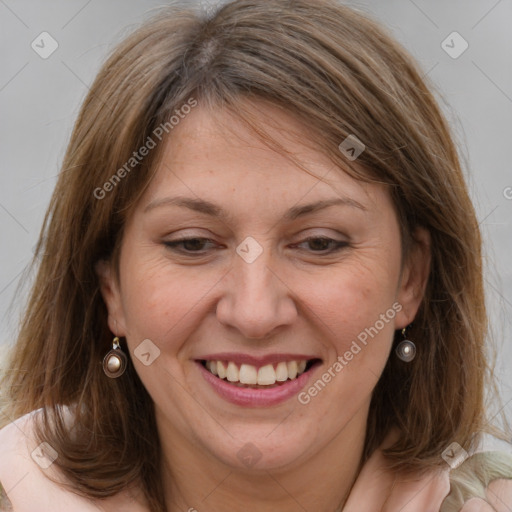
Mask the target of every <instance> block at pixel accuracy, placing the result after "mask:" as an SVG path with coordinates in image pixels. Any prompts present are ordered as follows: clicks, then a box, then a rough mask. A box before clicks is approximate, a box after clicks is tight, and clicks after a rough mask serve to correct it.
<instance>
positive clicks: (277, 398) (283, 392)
mask: <svg viewBox="0 0 512 512" xmlns="http://www.w3.org/2000/svg"><path fill="white" fill-rule="evenodd" d="M196 363H197V365H198V366H199V369H200V371H201V373H202V375H203V377H204V378H205V380H206V382H208V383H209V384H210V385H211V386H212V388H213V389H214V391H216V392H217V394H219V395H220V396H221V397H222V398H224V399H225V400H227V401H228V402H231V403H233V404H235V405H241V406H245V407H269V406H271V405H277V404H280V403H283V402H286V400H288V399H290V398H291V397H292V396H294V395H296V394H298V393H299V392H300V390H301V389H302V388H304V387H305V386H306V384H307V382H308V380H309V379H310V377H311V374H312V373H313V370H314V369H315V367H316V366H318V365H319V364H320V363H315V364H314V365H313V366H312V367H311V368H310V369H309V370H308V371H307V372H304V373H303V374H302V375H300V377H297V378H296V379H294V380H290V381H288V382H286V384H281V385H280V386H276V387H275V388H267V389H253V388H242V387H238V386H234V385H232V384H230V383H229V382H226V381H225V380H222V379H219V378H218V377H216V376H215V375H213V373H211V372H210V371H208V370H207V369H206V368H205V367H204V366H203V365H202V364H201V363H200V362H199V361H196Z"/></svg>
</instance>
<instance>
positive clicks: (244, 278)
mask: <svg viewBox="0 0 512 512" xmlns="http://www.w3.org/2000/svg"><path fill="white" fill-rule="evenodd" d="M223 281H224V293H223V294H222V297H221V298H220V299H219V301H218V303H217V319H218V320H219V322H220V323H221V324H223V325H225V326H229V327H232V328H235V329H237V330H238V331H239V332H240V333H241V335H243V336H244V337H245V338H247V339H265V338H268V337H270V336H271V335H272V334H273V333H274V332H275V331H276V330H279V329H283V328H284V327H285V326H290V325H292V323H293V322H294V321H295V318H296V317H297V308H296V306H295V301H294V299H293V292H292V290H291V289H290V285H289V283H288V282H287V280H286V276H284V274H283V273H280V272H279V271H278V267H277V265H275V264H272V259H271V254H270V250H264V251H263V253H262V254H261V255H260V256H259V257H258V258H257V259H256V261H253V262H252V263H247V262H246V261H244V260H243V259H242V258H240V257H238V256H236V258H235V262H234V266H233V268H232V269H231V271H230V272H229V273H228V274H227V275H226V276H225V278H224V280H223Z"/></svg>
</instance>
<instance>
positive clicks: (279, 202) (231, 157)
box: [97, 103, 430, 512]
mask: <svg viewBox="0 0 512 512" xmlns="http://www.w3.org/2000/svg"><path fill="white" fill-rule="evenodd" d="M253 107H254V115H255V116H256V118H257V119H258V120H260V121H261V123H262V125H263V126H265V127H266V129H267V130H268V131H269V133H270V134H271V135H272V136H273V137H275V138H276V139H277V140H278V141H279V142H280V143H282V144H283V145H285V147H286V148H287V149H289V150H290V151H291V152H292V153H293V154H294V155H295V156H297V157H299V158H300V159H301V161H302V162H305V163H306V165H307V167H308V169H309V170H310V171H311V172H312V173H313V174H315V175H316V176H326V177H327V178H326V181H327V183H325V182H322V181H320V180H319V179H318V178H316V177H314V176H311V175H309V174H307V173H306V172H304V171H303V170H301V169H300V168H299V167H297V166H296V165H295V164H293V163H292V162H291V161H290V160H288V159H286V158H285V157H284V156H282V155H280V154H278V153H276V152H274V151H271V150H270V149H269V148H268V147H266V146H265V145H264V144H263V143H262V142H261V141H260V140H259V139H258V138H257V137H255V136H254V135H253V134H252V133H250V132H249V131H247V129H246V127H245V126H244V125H242V124H241V123H240V122H239V121H237V120H236V119H235V118H232V117H230V116H229V114H228V113H226V112H223V111H209V110H207V109H205V108H204V107H202V106H201V105H199V106H198V107H197V108H195V109H194V110H192V112H191V113H190V114H188V115H187V117H186V118H185V119H184V120H182V121H181V122H180V124H179V125H178V126H177V127H175V128H174V130H173V131H172V133H171V136H170V138H169V139H168V141H167V142H166V148H165V153H164V156H163V160H162V162H161V165H160V167H159V169H158V170H157V173H156V175H155V178H154V180H153V181H152V182H151V184H150V186H149V187H148V189H147V191H146V192H145V194H144V196H143V197H142V199H141V200H140V201H139V203H138V204H137V206H136V207H135V208H134V210H133V212H132V214H131V216H130V218H129V219H128V221H127V224H126V229H125V232H124V235H123V241H122V247H121V255H120V263H119V265H120V280H119V282H117V280H116V279H115V277H114V274H115V273H114V269H113V267H112V265H111V263H109V262H101V263H100V264H98V267H97V270H98V274H99V276H100V280H101V291H102V295H103V297H104V299H105V302H106V304H107V308H108V314H109V326H110V329H111V330H112V332H113V333H114V334H116V335H117V336H124V337H126V340H127V343H128V347H129V349H130V353H131V355H132V357H131V359H132V362H133V364H134V365H135V368H136V371H137V373H138V374H139V376H140V378H141V380H142V382H143V384H144V386H145V387H146V388H147V390H148V392H149V394H150V395H151V397H152V399H153V401H154V402H155V405H156V419H157V425H158V430H159V436H160V439H161V443H162V447H163V455H164V461H165V463H164V468H163V472H164V473H163V474H164V480H165V488H166V492H167V500H168V503H169V507H170V508H169V510H170V511H171V512H177V511H181V510H189V509H190V508H192V507H195V509H197V510H198V511H201V512H203V511H214V510H226V506H228V505H229V507H230V508H229V510H233V511H242V510H243V511H245V512H247V511H254V512H256V511H258V512H265V511H269V512H270V511H271V510H272V511H275V510H280V511H281V512H288V511H290V512H291V511H294V512H295V511H296V510H298V509H300V507H303V508H304V509H306V510H315V511H318V512H322V511H325V512H327V511H329V512H332V511H333V510H335V509H336V507H337V506H339V505H340V503H343V502H344V501H345V499H346V496H347V494H348V493H349V491H350V488H351V485H352V483H353V481H354V480H355V478H356V477H357V472H358V465H359V461H360V458H361V454H362V449H363V443H364V433H365V426H366V420H367V416H368V409H369V404H370V398H371V392H372V390H373V388H374V386H375V384H376V383H377V380H378V377H379V376H380V374H381V372H382V370H383V368H384V366H385V363H386V361H387V358H388V357H389V355H390V348H391V344H392V339H393V334H394V331H395V330H396V329H402V328H403V327H406V326H407V325H408V324H409V323H411V322H412V320H413V319H414V316H415V314H416V312H417V310H418V307H419V304H420V302H421V299H422V296H423V293H424V288H425V283H426V279H427V276H428V272H429V265H430V260H429V243H430V241H429V237H428V233H426V232H425V231H420V230H419V231H418V232H417V233H415V238H416V240H417V242H416V244H415V245H414V247H413V249H412V251H411V253H410V257H409V258H408V259H407V261H404V262H402V261H401V241H400V230H399V225H398V221H397V217H396V214H395V210H394V208H393V204H392V201H391V198H390V195H389V192H388V190H387V189H386V188H384V186H382V185H377V184H363V183H361V182H358V181H356V180H354V179H353V178H351V177H350V176H349V175H348V174H346V173H344V172H343V170H342V169H336V168H333V165H332V163H331V162H329V161H328V160H327V158H326V157H325V156H324V155H322V153H320V152H319V151H318V150H316V149H314V148H310V147H307V146H305V145H304V143H301V140H302V141H307V140H309V136H308V128H307V127H303V126H302V125H300V124H299V123H298V122H297V121H296V120H295V119H294V118H293V117H292V116H291V115H289V114H285V113H283V112H282V111H281V110H278V109H276V108H275V107H272V106H269V105H267V104H264V103H254V104H253ZM269 119H272V122H273V125H272V126H269V122H268V120H269ZM292 132H293V133H295V134H296V135H298V137H299V138H297V137H292V136H291V133H292ZM176 195H183V196H187V197H192V198H195V199H197V198H201V199H203V200H207V201H210V202H213V203H215V204H216V205H218V206H220V207H221V208H223V209H225V210H226V211H227V212H228V214H229V216H228V217H227V218H223V219H220V218H216V217H212V216H209V215H206V214H204V213H199V212H195V211H192V210H189V209H186V208H183V207H179V206H176V205H169V204H161V205H160V206H156V207H152V208H149V209H148V205H150V204H151V203H154V202H155V201H160V200H162V199H164V198H168V197H171V196H176ZM340 197H343V198H349V199H350V200H351V201H353V202H357V203H359V204H360V205H361V206H362V208H360V207H355V206H353V205H349V204H345V205H336V206H331V207H329V208H325V209H323V210H319V211H316V212H314V213H309V214H307V215H304V216H302V217H299V218H297V219H295V220H291V221H285V220H283V218H282V217H283V215H284V213H285V212H286V211H287V210H288V209H290V208H292V207H294V206H297V205H303V204H307V203H311V202H315V201H318V200H323V199H332V198H335V199H336V198H340ZM363 208H364V209H363ZM180 236H187V237H190V238H207V239H210V240H212V241H213V242H212V243H209V242H206V243H204V244H202V245H201V244H200V243H199V242H195V244H196V245H186V246H185V247H183V245H182V246H181V249H182V251H185V250H186V249H188V251H189V255H184V254H180V253H179V252H177V251H173V250H171V248H169V247H167V246H166V245H165V242H166V241H172V240H176V239H177V238H179V237H180ZM248 236H251V237H252V238H254V239H255V240H256V241H257V242H258V243H259V244H260V246H261V247H262V249H263V252H262V254H261V255H260V256H259V257H258V258H257V259H256V261H254V262H253V263H247V262H246V261H244V260H243V259H242V258H241V257H240V256H239V255H238V254H237V253H236V248H237V246H238V245H239V244H241V242H242V241H243V240H244V239H245V238H246V237H248ZM308 237H329V238H332V239H335V240H338V241H342V242H346V244H345V245H344V246H343V247H342V248H341V249H340V250H339V251H332V249H333V248H334V247H336V245H335V244H334V243H332V244H331V245H328V246H327V250H325V249H323V246H322V245H320V246H319V242H318V241H317V242H316V243H315V242H314V241H313V242H312V243H308V242H306V241H305V240H306V238H308ZM330 250H331V253H330V254H328V255H325V254H326V253H328V252H329V251H330ZM192 251H196V255H195V256H194V253H193V252H192ZM198 252H199V254H200V256H197V253H198ZM397 302H398V303H399V304H401V306H402V310H401V311H400V312H399V313H398V314H397V315H396V316H395V318H394V319H393V320H391V321H390V322H389V323H387V324H385V327H384V328H383V329H382V330H381V331H379V333H378V335H376V336H375V337H374V338H373V339H371V341H370V342H369V343H368V345H367V347H365V348H364V349H363V350H362V351H361V352H360V353H358V354H357V355H356V356H354V358H353V360H352V361H350V363H349V364H348V365H347V366H346V367H345V368H344V369H343V371H342V372H341V373H340V374H338V375H337V376H336V377H335V378H334V379H332V381H331V382H330V383H329V384H328V385H327V386H326V387H325V388H324V389H323V390H322V391H321V392H320V393H319V394H318V395H317V396H316V397H314V398H313V399H312V400H311V401H310V403H308V404H307V405H302V404H300V403H299V402H298V401H297V398H296V397H292V398H291V399H290V400H288V401H286V402H284V403H282V404H280V405H276V406H272V407H266V408H265V407H260V408H247V407H240V406H237V405H234V404H231V403H229V402H226V401H225V400H224V399H223V398H220V397H219V396H218V395H217V394H216V393H215V392H214V391H213V390H212V389H211V387H210V386H209V384H208V383H206V382H205V380H204V379H203V377H202V376H201V374H200V372H199V369H198V368H197V364H196V363H195V362H194V360H195V359H197V358H198V357H199V356H202V355H205V354H212V353H215V352H242V353H248V354H252V355H264V354H269V353H282V352H285V353H292V354H311V355H314V356H316V357H318V358H321V359H322V366H321V367H320V368H317V369H316V370H315V374H314V376H313V377H312V378H311V382H314V381H316V380H317V379H318V378H320V377H321V375H322V374H323V373H324V372H326V371H327V369H328V368H329V367H332V365H333V363H334V362H335V361H336V359H337V357H338V356H342V355H343V354H344V353H345V352H346V351H347V350H348V349H349V347H350V345H351V343H352V341H353V340H355V339H356V338H357V335H358V334H359V333H361V332H362V331H364V329H365V328H367V327H370V326H373V325H374V324H375V322H376V321H377V320H378V319H379V317H380V315H381V314H383V313H385V312H386V311H387V310H388V309H390V308H391V306H392V305H393V304H394V303H397ZM145 339H149V340H151V342H152V343H154V344H155V345H156V346H157V347H158V348H159V350H160V355H159V357H158V358H157V359H155V360H154V362H153V363H152V364H151V365H149V366H145V365H144V364H142V363H141V361H139V359H138V358H137V357H134V356H133V352H134V350H135V349H136V348H137V346H138V345H139V344H140V343H141V342H142V341H143V340H145ZM247 443H252V444H253V445H255V446H256V448H257V450H258V451H259V453H260V454H261V459H260V460H259V461H258V463H257V464H256V465H255V466H254V467H252V468H248V467H246V466H245V465H244V464H243V463H242V462H241V461H240V460H239V458H238V457H237V453H238V451H239V450H240V449H241V448H242V447H244V445H246V444H247ZM312 482H314V483H315V485H311V483H312ZM299 505H300V506H299Z"/></svg>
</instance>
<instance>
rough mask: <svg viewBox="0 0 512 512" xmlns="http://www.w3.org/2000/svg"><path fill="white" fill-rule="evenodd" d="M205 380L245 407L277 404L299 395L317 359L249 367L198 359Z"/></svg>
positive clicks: (317, 364) (318, 361)
mask: <svg viewBox="0 0 512 512" xmlns="http://www.w3.org/2000/svg"><path fill="white" fill-rule="evenodd" d="M196 363H197V364H198V367H199V369H200V371H201V373H202V375H203V377H204V379H205V380H206V381H207V382H208V383H209V384H210V385H211V387H212V388H213V390H214V391H215V392H216V393H217V394H218V395H220V396H221V397H222V398H224V399H226V400H228V401H229V402H231V403H234V404H236V405H242V406H253V407H255V406H271V405H277V404H279V403H281V402H283V401H286V400H287V399H289V398H291V397H292V396H294V395H296V394H297V393H299V392H300V390H301V389H302V388H304V387H305V385H306V383H307V381H308V380H309V378H310V376H311V374H312V373H313V372H312V370H313V369H315V368H317V367H319V366H321V364H322V361H321V360H320V359H318V358H312V359H307V360H306V359H293V360H288V361H279V362H274V363H267V364H262V365H259V364H249V363H248V362H243V363H241V362H235V361H230V360H227V359H224V360H223V359H208V360H206V359H202V360H196Z"/></svg>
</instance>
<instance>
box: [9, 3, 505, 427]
mask: <svg viewBox="0 0 512 512" xmlns="http://www.w3.org/2000/svg"><path fill="white" fill-rule="evenodd" d="M263 1H264V0H263ZM191 3H192V2H191ZM193 3H196V2H193ZM198 3H199V2H198ZM205 3H206V4H211V5H213V4H215V2H214V1H213V0H212V1H210V2H205ZM345 3H348V4H350V5H353V6H355V7H357V8H358V9H361V10H363V11H365V12H368V13H371V14H372V15H374V16H375V17H376V18H377V19H380V20H382V22H383V23H384V24H385V25H386V26H387V27H388V28H389V29H390V30H391V31H392V32H393V33H394V35H395V37H396V38H397V39H398V40H399V41H400V42H401V43H402V44H403V45H404V46H405V47H406V48H407V49H408V50H409V51H410V52H411V53H412V54H413V55H414V56H415V57H416V58H417V59H418V61H419V62H420V64H421V66H422V68H423V69H424V72H425V74H426V75H427V76H428V78H429V79H430V80H431V81H432V83H433V84H434V85H435V87H436V88H437V90H438V97H439V99H440V101H441V102H442V105H443V109H444V111H445V113H446V115H447V116H448V119H449V121H450V122H451V124H452V127H453V130H454V134H455V137H456V139H457V142H458V145H459V147H460V151H461V155H462V157H463V158H464V159H465V160H466V161H467V165H466V168H467V173H468V181H469V186H470V189H471V193H472V197H473V199H474V203H475V205H476V209H477V212H478V217H479V219H480V222H481V227H482V230H483V234H484V237H485V243H486V245H485V252H486V285H487V290H488V305H489V308H490V313H491V323H492V325H493V329H494V339H495V343H496V344H497V349H498V361H497V368H496V375H497V377H498V380H499V385H500V389H501V391H502V396H503V401H504V403H505V404H508V405H505V410H506V411H507V415H508V416H509V417H511V416H512V414H510V412H511V411H512V402H510V403H509V402H508V401H509V400H511V399H512V372H510V370H509V364H510V362H511V361H512V343H511V341H512V327H511V326H512V322H511V318H512V264H511V262H510V254H511V252H512V222H511V218H512V172H511V167H510V147H511V145H512V64H511V63H512V58H511V57H512V30H510V25H511V22H512V0H499V1H496V0H481V1H476V0H471V1H468V0H456V1H449V2H448V1H441V0H436V1H430V2H427V1H426V0H414V1H413V0H385V1H383V0H368V1H364V2H357V3H356V2H345ZM160 5H163V3H162V2H156V1H152V0H145V1H142V0H108V1H105V0H103V1H99V0H89V1H87V0H45V1H35V0H33V1H30V0H0V43H1V48H2V52H1V57H0V58H1V62H0V70H1V74H0V116H1V117H0V119H1V121H2V122H1V124H0V149H1V164H0V165H1V171H0V229H1V240H2V243H1V248H0V258H1V262H2V264H1V267H0V349H1V348H2V347H3V348H4V350H0V354H1V353H2V352H5V348H6V347H7V346H8V345H9V344H11V343H12V342H13V339H14V335H15V332H16V325H17V322H18V319H19V315H20V314H21V313H20V312H21V309H20V305H19V304H17V303H14V304H12V299H13V296H14V292H15V290H16V286H17V284H18V282H19V280H20V276H21V275H22V273H23V271H24V269H25V267H26V265H27V263H28V262H29V260H30V258H31V256H32V249H33V247H34V244H35V242H36V239H37V236H38V233H39V229H40V226H41V222H42V219H43V215H44V212H45V209H46V207H47V205H48V202H49V198H50V194H51V192H52V189H53V187H54V184H55V180H56V175H57V173H58V170H59V165H60V163H61V161H62V158H63V155H64V151H65V147H66V144H67V141H68V139H69V135H70V131H71V128H72V125H73V122H74V120H75V117H76V115H77V112H78V108H79V105H80V103H81V101H82V100H83V99H84V96H85V94H86V93H87V90H88V87H89V84H91V82H92V80H93V78H94V76H95V74H96V73H97V71H98V70H99V66H100V65H101V62H102V61H103V59H104V58H105V57H106V55H107V54H108V53H109V52H110V50H111V49H112V48H113V46H114V45H115V44H116V43H117V42H119V41H120V40H121V39H122V37H123V36H124V35H126V34H127V33H128V32H129V31H130V30H131V28H133V26H134V24H136V23H138V22H140V21H141V20H142V19H143V18H144V17H145V16H147V15H148V14H149V11H150V10H151V9H152V8H154V7H158V6H160ZM207 7H208V5H206V8H207ZM43 31H46V32H48V33H50V34H51V36H52V37H53V38H54V39H55V40H56V41H57V42H58V45H59V46H58V48H57V50H56V51H55V52H54V53H53V54H52V55H51V56H50V57H48V58H47V59H43V58H41V57H40V56H39V55H38V54H37V53H36V52H35V51H34V50H33V49H32V47H31V43H32V41H34V40H36V41H38V40H40V39H36V38H37V37H38V36H39V34H41V32H43ZM454 31H456V32H458V33H459V34H460V35H461V36H462V37H463V38H464V39H465V40H466V41H467V43H468V44H469V48H468V49H467V50H466V51H465V52H464V53H463V54H462V55H460V56H459V57H458V58H452V57H451V56H450V55H448V54H447V53H446V51H445V50H444V49H443V46H442V42H443V41H444V40H445V39H446V38H447V36H449V34H451V33H452V32H454ZM452 39H453V38H452ZM446 44H449V45H451V46H454V49H453V50H452V51H457V50H458V49H460V48H461V41H460V40H457V39H454V42H453V43H452V42H451V39H450V38H448V40H447V43H446ZM509 187H510V188H509ZM22 298H23V296H22ZM0 364H1V363H0Z"/></svg>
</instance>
